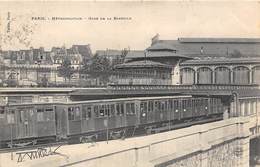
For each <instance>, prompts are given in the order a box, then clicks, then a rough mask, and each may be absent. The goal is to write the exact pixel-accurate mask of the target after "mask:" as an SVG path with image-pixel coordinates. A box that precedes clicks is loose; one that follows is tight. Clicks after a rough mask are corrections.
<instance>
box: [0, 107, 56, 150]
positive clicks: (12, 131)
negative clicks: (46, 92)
mask: <svg viewBox="0 0 260 167" xmlns="http://www.w3.org/2000/svg"><path fill="white" fill-rule="evenodd" d="M0 131H1V135H0V141H1V143H2V144H3V143H4V141H10V140H13V141H14V145H16V144H17V145H22V144H23V143H26V142H27V141H32V139H37V140H38V141H40V140H41V138H44V139H46V137H50V138H52V139H55V136H56V124H55V107H54V105H53V104H13V105H8V106H5V107H3V106H2V107H1V108H0Z"/></svg>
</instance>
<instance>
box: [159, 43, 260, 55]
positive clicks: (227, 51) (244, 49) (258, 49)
mask: <svg viewBox="0 0 260 167" xmlns="http://www.w3.org/2000/svg"><path fill="white" fill-rule="evenodd" d="M156 43H163V44H165V45H170V46H172V47H174V48H176V50H177V51H178V52H179V53H180V54H182V55H185V56H188V57H191V58H194V57H205V56H210V57H223V56H224V57H232V54H234V53H235V51H238V52H240V53H241V55H242V56H249V57H259V56H260V54H259V53H260V38H178V39H177V40H157V41H156ZM201 51H203V53H201Z"/></svg>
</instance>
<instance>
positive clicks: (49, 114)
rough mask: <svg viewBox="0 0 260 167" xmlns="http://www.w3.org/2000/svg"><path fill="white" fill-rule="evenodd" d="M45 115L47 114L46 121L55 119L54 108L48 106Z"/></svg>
mask: <svg viewBox="0 0 260 167" xmlns="http://www.w3.org/2000/svg"><path fill="white" fill-rule="evenodd" d="M44 115H45V121H53V120H54V116H53V108H46V109H45V113H44Z"/></svg>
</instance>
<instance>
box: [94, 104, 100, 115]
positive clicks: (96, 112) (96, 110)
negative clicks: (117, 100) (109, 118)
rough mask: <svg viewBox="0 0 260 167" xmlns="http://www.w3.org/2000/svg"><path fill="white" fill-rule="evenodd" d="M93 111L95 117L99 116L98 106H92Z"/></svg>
mask: <svg viewBox="0 0 260 167" xmlns="http://www.w3.org/2000/svg"><path fill="white" fill-rule="evenodd" d="M94 113H95V116H96V117H99V113H98V106H94Z"/></svg>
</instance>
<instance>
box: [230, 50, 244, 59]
mask: <svg viewBox="0 0 260 167" xmlns="http://www.w3.org/2000/svg"><path fill="white" fill-rule="evenodd" d="M231 57H232V58H240V57H243V55H242V54H241V52H240V51H239V50H236V49H235V50H234V51H233V53H231Z"/></svg>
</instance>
